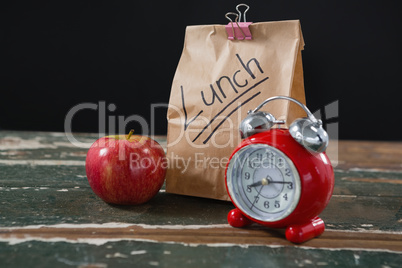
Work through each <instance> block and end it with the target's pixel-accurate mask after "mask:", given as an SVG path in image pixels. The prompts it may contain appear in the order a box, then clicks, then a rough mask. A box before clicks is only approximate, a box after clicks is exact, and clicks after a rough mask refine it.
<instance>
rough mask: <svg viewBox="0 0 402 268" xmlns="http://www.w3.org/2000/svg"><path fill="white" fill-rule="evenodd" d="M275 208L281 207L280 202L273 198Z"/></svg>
mask: <svg viewBox="0 0 402 268" xmlns="http://www.w3.org/2000/svg"><path fill="white" fill-rule="evenodd" d="M274 206H275V207H276V208H280V207H281V203H279V201H278V200H275V205H274Z"/></svg>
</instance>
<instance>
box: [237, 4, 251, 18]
mask: <svg viewBox="0 0 402 268" xmlns="http://www.w3.org/2000/svg"><path fill="white" fill-rule="evenodd" d="M242 6H243V7H246V10H244V12H243V16H244V18H243V22H246V13H247V11H248V10H249V9H250V7H249V6H248V5H246V4H238V5H237V6H236V10H237V13H239V21H240V22H241V16H242V14H241V11H240V10H239V7H242Z"/></svg>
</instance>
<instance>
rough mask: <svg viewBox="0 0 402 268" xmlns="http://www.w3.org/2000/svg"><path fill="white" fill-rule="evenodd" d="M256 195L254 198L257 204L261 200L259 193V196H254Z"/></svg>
mask: <svg viewBox="0 0 402 268" xmlns="http://www.w3.org/2000/svg"><path fill="white" fill-rule="evenodd" d="M254 197H255V200H254V203H255V204H257V203H258V200H260V197H259V196H258V195H257V196H254Z"/></svg>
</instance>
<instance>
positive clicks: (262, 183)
mask: <svg viewBox="0 0 402 268" xmlns="http://www.w3.org/2000/svg"><path fill="white" fill-rule="evenodd" d="M268 184H269V181H268V180H267V178H263V179H262V180H260V181H257V182H254V183H252V184H250V185H249V187H257V186H260V185H268Z"/></svg>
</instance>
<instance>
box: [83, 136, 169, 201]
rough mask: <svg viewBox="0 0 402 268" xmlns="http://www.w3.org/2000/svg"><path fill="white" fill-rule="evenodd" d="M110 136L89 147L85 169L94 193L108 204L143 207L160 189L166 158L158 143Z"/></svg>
mask: <svg viewBox="0 0 402 268" xmlns="http://www.w3.org/2000/svg"><path fill="white" fill-rule="evenodd" d="M132 133H133V131H131V132H130V134H128V135H115V136H106V137H103V138H100V139H98V140H97V141H96V142H95V143H94V144H92V146H91V147H90V148H89V151H88V154H87V158H86V163H85V168H86V173H87V178H88V182H89V185H90V186H91V188H92V190H93V191H94V192H95V194H96V195H98V196H99V197H100V198H102V199H103V200H104V201H105V202H107V203H112V204H120V205H136V204H142V203H145V202H147V201H148V200H150V199H151V198H152V197H154V196H155V195H156V194H157V193H158V192H159V190H160V188H161V187H162V185H163V182H164V180H165V175H166V168H167V165H166V163H167V162H166V157H165V152H164V151H163V149H162V147H161V146H160V145H159V143H157V142H156V141H155V140H153V139H151V138H149V137H145V136H140V135H132Z"/></svg>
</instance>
